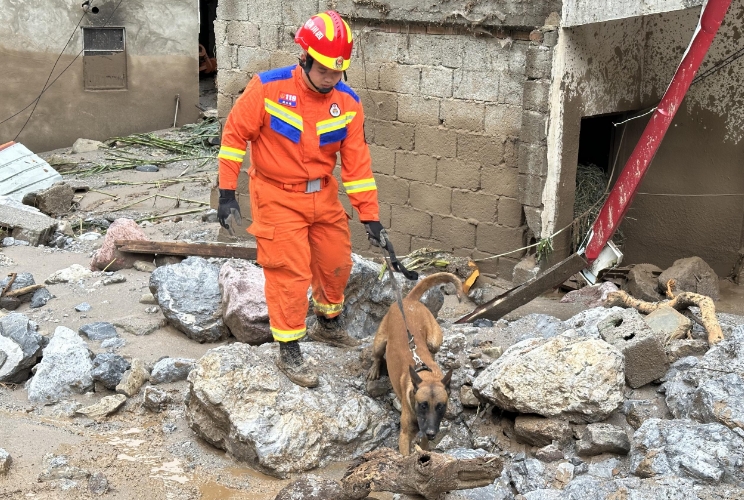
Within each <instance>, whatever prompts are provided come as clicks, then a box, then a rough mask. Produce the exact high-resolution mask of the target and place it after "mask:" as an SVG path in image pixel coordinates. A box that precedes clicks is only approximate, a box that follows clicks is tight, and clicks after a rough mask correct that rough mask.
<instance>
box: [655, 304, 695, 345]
mask: <svg viewBox="0 0 744 500" xmlns="http://www.w3.org/2000/svg"><path fill="white" fill-rule="evenodd" d="M643 320H644V321H645V322H646V324H647V325H648V326H649V328H651V330H653V332H654V333H655V334H656V336H657V337H658V339H659V341H661V342H662V343H663V344H664V345H666V343H667V342H668V340H669V339H672V338H675V339H684V338H686V337H687V335H688V334H689V333H690V331H691V330H692V321H691V320H690V319H688V318H687V317H685V315H684V314H681V313H679V312H678V311H677V310H675V309H673V308H671V307H660V308H658V309H657V310H655V311H653V312H652V313H650V314H648V315H647V316H644V317H643Z"/></svg>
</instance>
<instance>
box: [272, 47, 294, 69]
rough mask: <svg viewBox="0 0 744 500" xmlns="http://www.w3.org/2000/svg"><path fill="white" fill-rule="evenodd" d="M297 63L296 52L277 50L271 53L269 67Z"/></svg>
mask: <svg viewBox="0 0 744 500" xmlns="http://www.w3.org/2000/svg"><path fill="white" fill-rule="evenodd" d="M294 64H297V52H296V51H292V52H284V51H281V50H277V51H275V52H272V53H271V67H272V68H281V67H284V66H292V65H294Z"/></svg>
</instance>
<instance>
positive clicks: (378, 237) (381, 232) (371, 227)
mask: <svg viewBox="0 0 744 500" xmlns="http://www.w3.org/2000/svg"><path fill="white" fill-rule="evenodd" d="M362 224H364V229H366V230H367V238H369V242H370V243H372V244H373V245H374V246H376V247H380V248H387V247H388V244H389V243H390V241H389V240H388V235H387V232H386V231H385V228H384V227H382V224H380V221H378V220H373V221H369V222H364V221H362Z"/></svg>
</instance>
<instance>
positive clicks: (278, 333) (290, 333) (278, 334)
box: [271, 326, 307, 342]
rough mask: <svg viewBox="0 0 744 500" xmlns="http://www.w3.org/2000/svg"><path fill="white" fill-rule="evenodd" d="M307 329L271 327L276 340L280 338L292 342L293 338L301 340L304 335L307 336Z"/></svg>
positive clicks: (281, 340) (280, 340)
mask: <svg viewBox="0 0 744 500" xmlns="http://www.w3.org/2000/svg"><path fill="white" fill-rule="evenodd" d="M306 331H307V329H306V328H302V329H300V330H279V329H277V328H274V327H273V326H272V327H271V334H272V335H273V337H274V340H278V341H279V342H291V341H293V340H300V339H301V338H302V337H304V336H305V332H306Z"/></svg>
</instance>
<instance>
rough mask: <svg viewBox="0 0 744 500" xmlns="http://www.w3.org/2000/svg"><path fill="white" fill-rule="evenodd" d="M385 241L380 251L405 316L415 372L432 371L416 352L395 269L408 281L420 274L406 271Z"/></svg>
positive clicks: (404, 323)
mask: <svg viewBox="0 0 744 500" xmlns="http://www.w3.org/2000/svg"><path fill="white" fill-rule="evenodd" d="M385 236H387V235H385ZM384 240H385V241H384V242H381V243H384V244H383V245H382V246H380V249H381V250H382V257H383V258H384V259H385V264H387V268H388V274H389V275H390V283H391V285H392V287H393V291H395V298H396V300H397V302H398V309H400V314H401V316H403V325H404V326H405V328H406V334H407V335H408V348H409V349H410V350H411V355H412V356H413V362H414V363H415V364H416V365H415V366H414V371H416V372H420V371H431V368H429V367H428V366H426V363H424V362H423V361H422V360H421V358H420V357H419V355H418V353H417V352H416V341H415V339H414V338H413V335H411V330H409V329H408V321H407V320H406V313H405V311H404V310H403V297H402V296H401V293H400V288H398V282H397V281H396V279H395V275H394V274H393V269H395V270H397V271H398V272H400V273H402V274H403V276H405V277H406V278H407V279H409V280H413V281H415V280H417V279H418V273H417V272H416V271H409V270H408V269H406V268H405V266H403V264H401V263H400V262H399V261H398V258H397V257H396V256H395V250H393V244H392V243H390V240H389V239H387V238H384Z"/></svg>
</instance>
